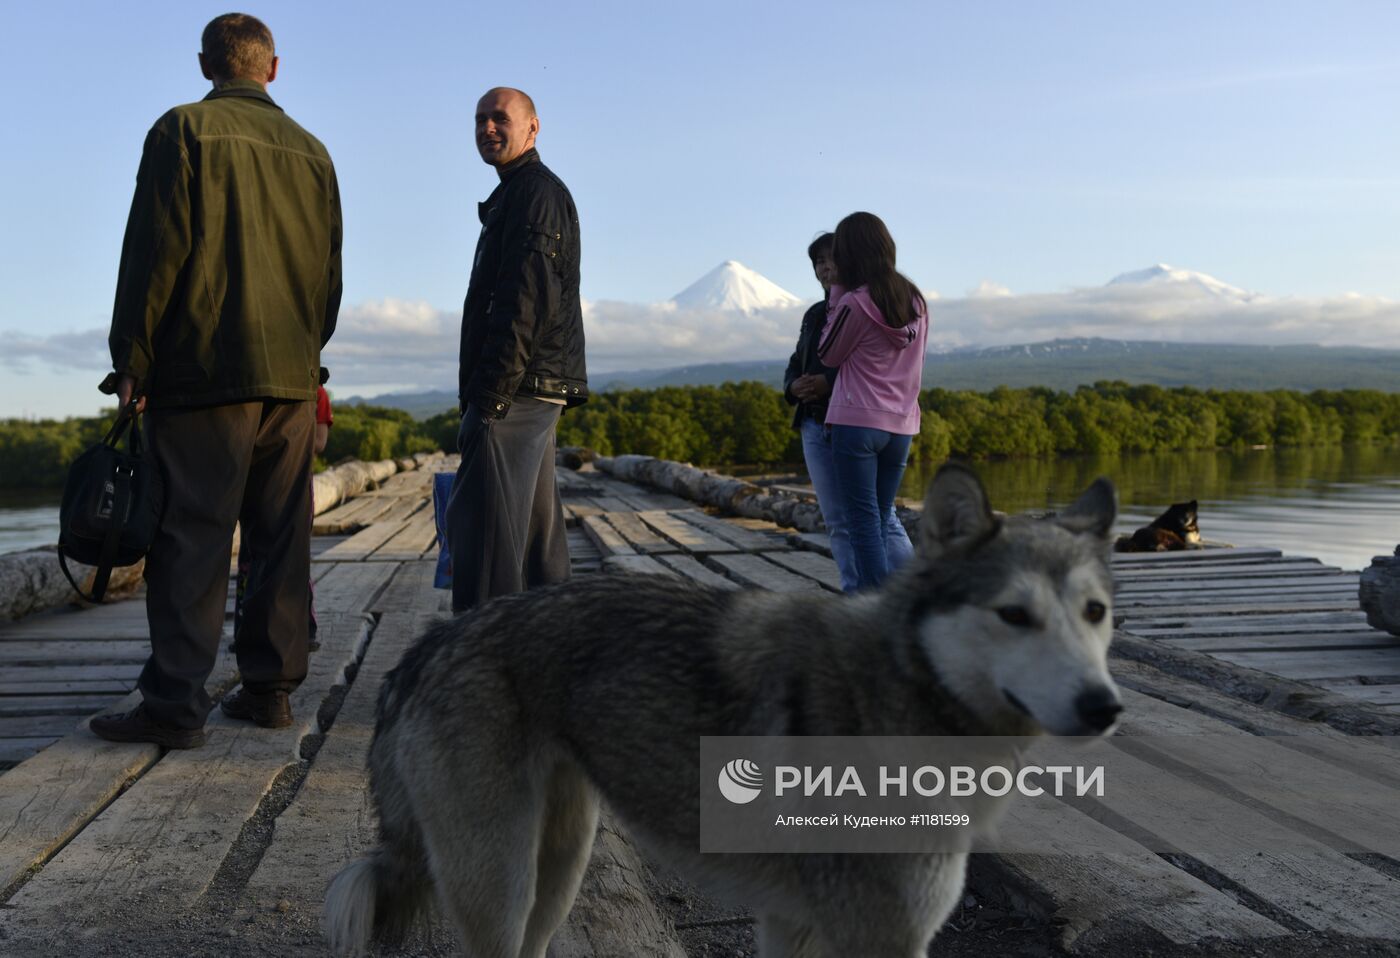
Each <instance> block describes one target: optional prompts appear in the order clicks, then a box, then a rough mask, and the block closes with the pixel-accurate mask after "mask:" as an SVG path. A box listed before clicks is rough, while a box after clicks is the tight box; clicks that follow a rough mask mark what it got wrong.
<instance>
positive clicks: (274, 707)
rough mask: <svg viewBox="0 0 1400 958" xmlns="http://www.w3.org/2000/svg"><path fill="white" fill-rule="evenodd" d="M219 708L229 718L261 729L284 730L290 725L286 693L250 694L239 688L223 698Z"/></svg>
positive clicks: (289, 707) (290, 712)
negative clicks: (249, 723) (252, 724)
mask: <svg viewBox="0 0 1400 958" xmlns="http://www.w3.org/2000/svg"><path fill="white" fill-rule="evenodd" d="M219 708H221V709H223V710H224V714H225V715H227V716H228V717H229V718H233V719H242V720H243V721H245V722H252V723H254V724H256V725H260V726H262V727H263V728H286V727H287V726H288V725H291V724H292V703H291V702H290V701H288V699H287V693H286V692H250V691H248V690H247V689H245V688H243V687H242V686H239V687H238V688H237V689H235V690H234V691H232V692H230V693H229V694H228V695H225V696H224V700H223V701H222V702H220V703H219Z"/></svg>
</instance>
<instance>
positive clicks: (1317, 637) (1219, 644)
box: [1130, 630, 1400, 652]
mask: <svg viewBox="0 0 1400 958" xmlns="http://www.w3.org/2000/svg"><path fill="white" fill-rule="evenodd" d="M1130 631H1132V634H1134V635H1138V634H1140V633H1138V632H1137V631H1136V630H1130ZM1152 638H1155V639H1156V640H1157V641H1159V642H1162V643H1164V644H1166V645H1170V646H1171V647H1172V648H1176V649H1194V650H1195V651H1197V652H1281V651H1285V650H1289V651H1329V652H1331V651H1336V650H1338V649H1371V648H1377V649H1380V648H1393V649H1400V639H1398V638H1396V637H1395V636H1393V635H1388V634H1387V633H1385V632H1281V633H1276V634H1267V633H1266V634H1262V635H1206V636H1200V635H1194V634H1192V633H1191V632H1190V630H1183V632H1182V635H1181V636H1180V637H1179V638H1178V637H1176V636H1173V635H1156V636H1153V637H1152Z"/></svg>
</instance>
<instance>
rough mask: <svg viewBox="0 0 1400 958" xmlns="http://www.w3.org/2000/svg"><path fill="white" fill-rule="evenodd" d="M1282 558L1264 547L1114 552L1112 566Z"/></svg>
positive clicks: (1276, 550)
mask: <svg viewBox="0 0 1400 958" xmlns="http://www.w3.org/2000/svg"><path fill="white" fill-rule="evenodd" d="M1282 556H1283V553H1282V552H1281V551H1279V550H1278V549H1270V548H1267V547H1264V546H1233V547H1231V548H1228V549H1185V550H1183V551H1181V552H1115V553H1114V554H1113V564H1114V565H1115V566H1118V565H1156V564H1158V563H1162V564H1166V565H1170V564H1173V563H1177V562H1181V563H1196V562H1220V563H1229V562H1239V561H1243V560H1248V561H1250V562H1253V561H1256V560H1258V559H1271V558H1281V557H1282Z"/></svg>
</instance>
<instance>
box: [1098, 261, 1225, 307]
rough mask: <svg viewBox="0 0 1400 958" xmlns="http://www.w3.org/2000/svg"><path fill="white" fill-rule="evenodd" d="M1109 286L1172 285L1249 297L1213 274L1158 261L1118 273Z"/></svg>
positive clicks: (1199, 290)
mask: <svg viewBox="0 0 1400 958" xmlns="http://www.w3.org/2000/svg"><path fill="white" fill-rule="evenodd" d="M1108 285H1109V286H1157V287H1163V286H1174V287H1178V288H1182V287H1184V288H1187V289H1191V290H1193V291H1197V292H1203V293H1208V294H1210V295H1211V296H1217V297H1220V298H1221V299H1249V298H1250V294H1249V293H1248V292H1246V291H1245V290H1242V289H1240V288H1239V287H1238V286H1231V285H1230V284H1229V283H1223V282H1221V281H1220V280H1218V279H1216V278H1215V277H1214V276H1207V275H1206V274H1205V273H1196V272H1193V271H1191V270H1189V269H1176V268H1175V267H1172V266H1168V265H1167V264H1166V263H1158V264H1157V265H1156V266H1149V267H1148V268H1147V269H1139V270H1135V271H1133V272H1131V273H1120V274H1119V275H1117V276H1115V277H1113V279H1111V280H1109V281H1108Z"/></svg>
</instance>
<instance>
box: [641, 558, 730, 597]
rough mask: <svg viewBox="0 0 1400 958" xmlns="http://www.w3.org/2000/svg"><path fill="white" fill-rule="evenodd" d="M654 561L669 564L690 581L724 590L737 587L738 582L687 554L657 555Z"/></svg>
mask: <svg viewBox="0 0 1400 958" xmlns="http://www.w3.org/2000/svg"><path fill="white" fill-rule="evenodd" d="M656 561H657V562H660V563H661V564H662V565H665V566H669V567H670V568H672V569H674V570H675V571H676V572H677V573H679V574H680V575H682V576H684V577H685V578H687V579H690V580H691V581H692V582H698V583H700V584H701V585H708V586H711V587H712V588H716V589H725V590H731V589H737V588H739V585H738V583H736V582H734V581H733V580H731V579H726V578H725V577H724V576H722V575H720V574H719V573H717V572H713V571H711V570H709V569H707V568H705V567H704V566H703V565H701V564H700V563H699V562H698V561H697V560H695V559H693V558H691V557H690V556H687V555H659V556H657V557H656Z"/></svg>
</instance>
